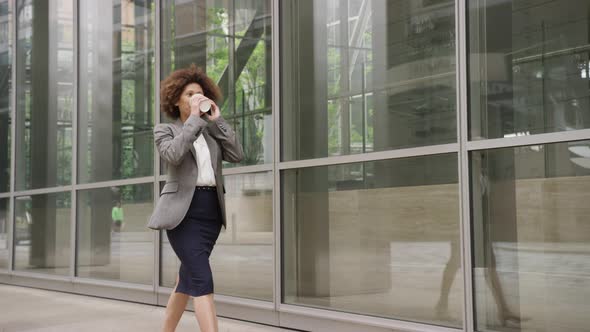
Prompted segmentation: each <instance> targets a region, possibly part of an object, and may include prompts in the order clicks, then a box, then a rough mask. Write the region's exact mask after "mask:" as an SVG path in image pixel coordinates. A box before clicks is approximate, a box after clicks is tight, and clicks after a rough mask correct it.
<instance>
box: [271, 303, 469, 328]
mask: <svg viewBox="0 0 590 332" xmlns="http://www.w3.org/2000/svg"><path fill="white" fill-rule="evenodd" d="M280 311H281V312H284V313H290V314H295V315H301V316H308V317H315V318H320V319H326V320H334V321H340V322H350V323H353V324H362V325H367V326H374V327H380V328H386V329H392V330H393V331H413V332H459V331H461V330H460V329H457V328H451V327H443V326H438V325H431V324H428V323H417V322H411V321H406V320H396V319H390V318H383V317H374V316H367V315H363V314H356V313H349V312H342V311H334V310H330V309H323V308H315V307H308V306H298V305H293V304H282V305H281V309H280Z"/></svg>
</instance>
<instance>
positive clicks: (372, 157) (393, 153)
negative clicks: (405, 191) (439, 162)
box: [279, 143, 459, 170]
mask: <svg viewBox="0 0 590 332" xmlns="http://www.w3.org/2000/svg"><path fill="white" fill-rule="evenodd" d="M458 150H459V145H458V144H457V143H449V144H441V145H432V146H425V147H416V148H407V149H397V150H387V151H379V152H370V153H362V154H353V155H344V156H334V157H325V158H317V159H306V160H296V161H286V162H281V163H279V169H281V170H286V169H293V168H305V167H316V166H331V165H340V164H349V163H358V162H369V161H379V160H387V159H398V158H408V157H419V156H428V155H436V154H444V153H457V152H458Z"/></svg>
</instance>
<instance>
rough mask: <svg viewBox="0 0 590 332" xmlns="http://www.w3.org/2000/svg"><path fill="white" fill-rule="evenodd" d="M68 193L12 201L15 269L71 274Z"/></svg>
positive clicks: (69, 201)
mask: <svg viewBox="0 0 590 332" xmlns="http://www.w3.org/2000/svg"><path fill="white" fill-rule="evenodd" d="M70 196H71V195H70V193H69V192H63V193H53V194H43V195H34V196H20V197H16V198H15V210H14V212H15V220H14V223H15V226H14V269H15V270H20V271H31V272H37V273H46V274H56V275H64V276H67V275H69V273H70V228H71V227H70V226H71V222H70V220H71V198H70Z"/></svg>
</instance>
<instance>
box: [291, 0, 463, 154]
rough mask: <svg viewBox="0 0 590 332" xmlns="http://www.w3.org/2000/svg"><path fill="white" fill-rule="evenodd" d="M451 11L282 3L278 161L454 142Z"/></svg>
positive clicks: (440, 5)
mask: <svg viewBox="0 0 590 332" xmlns="http://www.w3.org/2000/svg"><path fill="white" fill-rule="evenodd" d="M454 7H455V2H454V1H453V0H436V1H414V0H399V1H385V0H367V1H362V0H316V1H303V0H295V1H286V2H282V3H281V41H282V44H281V50H282V58H281V62H282V65H281V78H282V81H281V87H282V93H281V101H282V107H281V109H282V110H283V114H282V116H281V120H282V121H281V122H282V124H281V133H282V147H283V152H282V153H283V154H282V159H283V160H298V159H309V158H319V157H327V156H334V155H349V154H357V153H364V152H372V151H383V150H389V149H392V148H403V147H415V146H424V145H434V144H442V143H450V142H455V141H456V136H457V134H456V122H457V121H456V109H455V99H456V93H455V92H456V89H455V14H454V13H455V11H454ZM344 22H348V24H344Z"/></svg>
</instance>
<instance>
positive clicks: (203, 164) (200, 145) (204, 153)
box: [193, 134, 216, 187]
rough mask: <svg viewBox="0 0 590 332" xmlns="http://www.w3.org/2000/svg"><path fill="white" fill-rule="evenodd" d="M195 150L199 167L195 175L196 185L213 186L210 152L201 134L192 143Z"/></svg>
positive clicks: (213, 177) (213, 176) (213, 175)
mask: <svg viewBox="0 0 590 332" xmlns="http://www.w3.org/2000/svg"><path fill="white" fill-rule="evenodd" d="M193 146H194V147H195V151H196V152H197V155H196V158H195V159H196V161H197V167H198V169H199V172H198V175H197V186H210V187H215V185H216V184H215V173H214V172H213V166H212V165H211V153H210V152H209V146H208V145H207V141H206V140H205V137H203V135H202V134H201V135H199V137H198V138H197V140H196V141H195V142H194V143H193Z"/></svg>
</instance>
